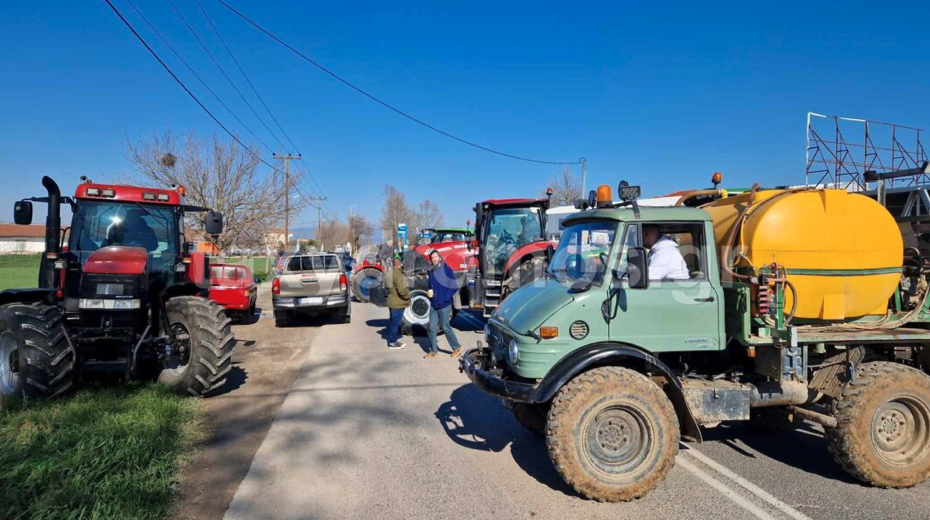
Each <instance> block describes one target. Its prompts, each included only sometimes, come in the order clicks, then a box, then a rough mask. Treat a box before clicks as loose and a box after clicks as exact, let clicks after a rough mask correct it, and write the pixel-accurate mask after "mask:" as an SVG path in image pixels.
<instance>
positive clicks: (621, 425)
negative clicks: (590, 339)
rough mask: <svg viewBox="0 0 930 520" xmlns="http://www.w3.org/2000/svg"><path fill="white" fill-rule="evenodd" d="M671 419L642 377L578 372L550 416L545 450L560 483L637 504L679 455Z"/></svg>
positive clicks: (607, 370) (614, 370) (620, 371)
mask: <svg viewBox="0 0 930 520" xmlns="http://www.w3.org/2000/svg"><path fill="white" fill-rule="evenodd" d="M679 435H680V433H679V429H678V417H677V416H676V415H675V409H674V408H673V407H672V403H671V402H670V401H669V399H668V397H667V396H666V395H665V393H664V392H663V391H662V389H661V388H659V387H658V385H656V384H655V383H653V382H652V381H650V380H649V379H648V378H646V376H644V375H642V374H640V373H638V372H635V371H633V370H629V369H626V368H619V367H602V368H596V369H594V370H590V371H588V372H584V373H583V374H581V375H579V376H577V377H575V378H574V379H572V380H571V381H569V382H568V384H566V385H565V386H564V387H562V388H561V389H560V390H559V392H558V393H557V394H556V396H555V399H554V400H553V402H552V408H551V409H550V410H549V417H548V422H547V424H546V445H547V446H548V448H549V458H550V459H551V460H552V464H553V465H554V466H555V469H556V471H557V472H558V473H559V475H560V476H561V477H562V478H563V479H564V480H565V482H567V483H568V484H569V485H570V486H572V487H573V488H574V489H575V491H577V492H578V493H580V494H581V495H584V496H586V497H588V498H593V499H595V500H599V501H608V502H617V501H621V500H622V501H627V500H633V499H635V498H639V497H641V496H643V495H645V494H646V493H648V492H649V491H652V490H653V489H654V488H655V487H656V486H658V485H659V483H660V482H662V480H663V479H664V478H665V476H666V475H667V474H668V472H669V470H671V469H672V466H673V465H674V464H675V455H677V454H678V440H679Z"/></svg>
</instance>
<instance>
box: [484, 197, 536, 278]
mask: <svg viewBox="0 0 930 520" xmlns="http://www.w3.org/2000/svg"><path fill="white" fill-rule="evenodd" d="M541 216H542V214H541V212H540V211H539V207H532V208H501V209H496V210H494V211H493V212H492V213H491V216H490V218H489V219H488V223H487V224H486V226H485V228H484V229H485V231H484V237H485V240H484V243H485V249H484V265H485V266H486V272H487V275H500V274H502V273H503V272H504V267H505V266H506V265H507V259H508V258H510V255H512V254H513V252H514V251H516V250H517V249H518V248H520V247H522V246H524V245H526V244H529V243H530V242H535V241H537V240H542V239H543V234H542V218H541Z"/></svg>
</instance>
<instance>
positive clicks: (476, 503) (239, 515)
mask: <svg viewBox="0 0 930 520" xmlns="http://www.w3.org/2000/svg"><path fill="white" fill-rule="evenodd" d="M385 314H386V311H385V310H382V309H378V308H375V307H373V306H371V305H361V304H356V305H355V307H354V308H353V322H352V323H351V324H348V325H337V324H331V325H326V326H324V327H323V328H322V329H320V330H318V331H317V333H316V334H315V335H314V336H313V339H312V344H311V347H310V353H309V355H308V356H307V358H306V362H305V363H304V365H303V368H302V370H301V372H300V374H299V376H298V377H297V379H296V380H295V382H294V385H293V388H292V389H291V390H290V393H289V394H288V396H287V397H286V399H285V400H284V403H283V404H282V405H281V408H280V411H279V412H278V415H277V417H276V419H275V421H274V423H273V425H272V426H271V429H270V430H269V432H268V434H267V436H266V437H265V440H264V442H263V443H262V445H261V447H260V448H259V449H258V452H257V453H256V455H255V458H254V459H253V461H252V465H251V467H250V469H249V472H248V475H247V476H246V478H245V479H244V480H243V481H242V483H241V485H240V486H239V488H238V490H237V491H236V494H235V496H234V498H233V501H232V503H231V504H230V507H229V510H228V511H227V514H226V518H227V519H229V520H239V519H242V520H246V519H254V518H275V519H298V518H300V519H303V518H339V519H343V518H347V519H348V518H404V519H408V518H463V519H464V518H506V519H510V518H553V519H564V518H621V517H622V518H628V519H629V518H632V519H636V518H643V519H647V518H648V519H650V520H653V519H660V518H674V519H676V520H680V519H682V518H709V517H715V518H761V519H786V518H793V519H795V520H805V519H815V520H827V519H843V520H850V519H859V518H883V519H885V518H928V517H930V493H928V484H924V485H921V486H918V487H916V488H912V489H907V490H883V489H875V488H869V487H866V486H863V485H860V484H858V483H857V482H855V481H854V480H853V479H852V478H851V477H848V476H847V475H846V474H845V473H843V472H842V471H841V470H840V469H839V468H838V467H837V466H836V465H835V464H834V462H833V461H832V459H831V458H830V456H829V454H828V453H827V450H826V446H825V444H824V442H823V439H822V438H821V433H820V431H819V430H818V429H817V428H816V427H814V426H813V425H811V426H804V427H802V428H801V429H800V430H798V431H795V432H789V433H783V434H774V435H760V434H756V433H753V432H752V431H750V430H749V429H747V428H745V427H743V426H721V427H718V428H715V429H708V430H706V431H705V436H706V437H707V440H706V441H705V442H704V443H703V444H700V445H692V446H686V445H683V446H682V450H681V453H680V454H679V456H678V459H677V462H676V465H675V468H674V469H673V470H672V472H671V473H670V475H669V477H668V478H667V479H666V480H665V481H664V482H663V483H662V484H661V485H660V487H659V488H658V489H657V490H655V491H654V492H653V493H651V494H650V495H648V496H646V497H645V498H643V499H640V500H637V501H634V502H630V503H620V504H602V503H597V502H594V501H589V500H585V499H583V498H580V497H579V496H577V495H575V494H574V493H573V492H572V490H571V489H570V488H568V487H567V486H566V485H565V484H564V483H563V482H562V481H561V480H560V478H559V477H558V475H557V474H556V473H555V471H554V470H553V469H552V467H551V465H550V463H549V459H548V456H547V454H546V450H545V444H544V442H543V440H542V439H541V438H538V437H535V436H534V435H532V434H530V433H529V432H527V431H525V430H523V429H522V428H521V427H520V426H519V425H518V424H517V423H516V421H514V420H513V418H512V417H511V416H510V413H509V412H508V411H507V410H506V409H504V408H503V406H501V404H500V403H499V402H497V401H496V400H494V399H492V398H490V397H488V396H486V395H484V394H482V393H481V392H479V391H478V390H476V389H475V388H474V387H473V386H472V385H470V384H469V383H468V380H467V379H466V378H465V376H463V375H461V374H459V372H458V370H457V364H456V363H455V362H454V361H453V360H452V359H450V358H449V357H448V356H447V355H446V356H443V357H440V358H437V359H434V360H425V359H423V358H422V354H423V351H422V350H421V348H420V347H419V346H418V345H415V344H410V342H409V341H408V346H407V348H406V349H405V350H402V351H397V352H394V351H388V350H387V348H386V346H385V342H384V340H383V339H382V337H381V333H382V329H383V327H384V325H385V323H386V319H385V317H384V316H385ZM456 325H457V326H459V327H460V328H467V329H471V330H472V332H466V331H463V332H459V337H460V339H461V340H462V342H463V343H465V344H466V345H472V344H474V342H475V341H476V340H477V339H478V333H477V330H479V329H480V327H481V324H480V323H479V322H478V321H477V319H475V318H472V317H467V318H462V317H460V318H458V319H457V321H456ZM408 340H409V338H408ZM440 341H444V340H442V339H441V340H440ZM443 344H444V345H445V343H443Z"/></svg>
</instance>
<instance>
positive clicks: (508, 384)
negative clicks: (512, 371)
mask: <svg viewBox="0 0 930 520" xmlns="http://www.w3.org/2000/svg"><path fill="white" fill-rule="evenodd" d="M459 371H460V372H463V373H465V375H466V376H468V379H470V380H471V382H472V383H474V384H475V386H477V387H478V389H479V390H481V391H482V392H484V393H486V394H489V395H492V396H494V397H499V398H501V399H508V400H510V401H520V402H524V403H538V402H540V401H539V398H538V393H539V392H538V388H539V387H538V385H534V384H530V383H524V382H520V381H514V380H511V379H506V378H505V377H504V376H503V370H502V369H500V368H495V367H493V366H492V364H491V352H490V350H488V349H486V348H481V347H480V346H479V347H478V348H475V349H471V350H469V351H468V352H466V353H465V354H464V355H463V356H462V358H461V359H460V360H459Z"/></svg>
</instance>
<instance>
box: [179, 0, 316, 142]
mask: <svg viewBox="0 0 930 520" xmlns="http://www.w3.org/2000/svg"><path fill="white" fill-rule="evenodd" d="M194 2H196V3H197V7H198V8H199V9H200V12H201V13H203V17H204V18H206V19H207V23H209V24H210V27H211V28H212V29H213V33H214V34H216V37H217V38H218V39H219V40H220V43H222V44H223V48H224V49H226V53H227V54H229V57H230V58H231V59H232V61H233V63H235V64H236V68H238V69H239V72H240V73H242V77H243V78H245V81H246V83H248V84H249V88H251V89H252V93H254V94H255V97H257V98H258V101H259V102H261V104H262V106H263V107H265V111H266V112H268V115H269V116H271V120H272V121H274V124H275V126H277V127H278V130H280V131H281V134H282V135H283V136H284V138H285V139H287V142H288V143H290V144H291V146H292V147H293V148H294V151H296V152H297V153H300V150H298V149H297V145H296V144H294V141H293V140H292V139H291V136H289V135H287V132H285V131H284V128H283V127H282V126H281V123H280V122H279V121H278V118H277V117H275V115H274V113H273V112H272V111H271V109H270V108H269V107H268V104H267V103H265V99H264V98H263V97H262V95H261V94H259V93H258V89H256V88H255V85H254V84H253V83H252V80H251V79H250V78H249V75H248V74H246V73H245V69H243V68H242V65H241V64H240V63H239V60H237V59H236V56H235V54H233V52H232V49H230V48H229V45H227V44H226V40H225V39H224V38H223V35H222V34H220V30H219V28H218V27H217V26H216V24H215V23H213V19H212V18H210V15H209V14H207V11H206V10H205V9H204V8H203V4H201V3H200V0H194Z"/></svg>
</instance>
